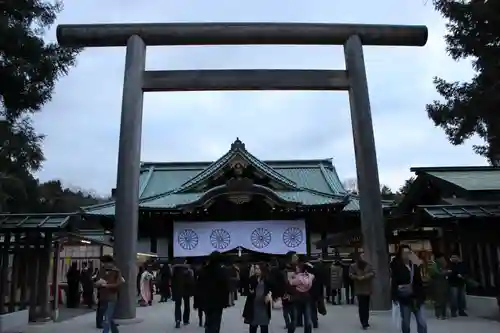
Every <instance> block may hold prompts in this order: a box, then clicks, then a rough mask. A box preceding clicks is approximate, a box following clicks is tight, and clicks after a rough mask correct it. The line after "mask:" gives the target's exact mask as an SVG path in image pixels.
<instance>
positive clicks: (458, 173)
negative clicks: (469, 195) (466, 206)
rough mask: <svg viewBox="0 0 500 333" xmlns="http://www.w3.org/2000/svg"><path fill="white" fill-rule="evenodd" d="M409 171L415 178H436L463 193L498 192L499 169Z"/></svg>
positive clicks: (480, 167) (459, 167) (472, 167)
mask: <svg viewBox="0 0 500 333" xmlns="http://www.w3.org/2000/svg"><path fill="white" fill-rule="evenodd" d="M410 170H411V171H413V172H415V174H416V175H417V176H419V175H427V176H429V177H433V178H437V179H439V180H442V181H445V182H447V183H450V184H452V185H454V186H457V187H459V188H461V189H463V190H465V191H500V167H494V166H457V167H427V168H426V167H421V168H411V169H410Z"/></svg>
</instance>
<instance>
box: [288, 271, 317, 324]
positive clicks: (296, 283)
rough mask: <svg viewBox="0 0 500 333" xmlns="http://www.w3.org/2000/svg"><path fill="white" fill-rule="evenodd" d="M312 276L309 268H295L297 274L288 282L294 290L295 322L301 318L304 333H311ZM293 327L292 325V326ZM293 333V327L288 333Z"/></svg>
mask: <svg viewBox="0 0 500 333" xmlns="http://www.w3.org/2000/svg"><path fill="white" fill-rule="evenodd" d="M313 281H314V274H312V270H311V266H309V265H299V266H297V273H296V274H295V275H293V276H292V277H291V279H290V280H289V284H290V286H292V287H294V288H295V292H294V307H295V311H296V314H297V315H296V317H297V318H296V320H297V321H296V322H297V323H299V322H300V318H299V317H302V318H301V319H302V325H303V326H304V333H311V332H312V309H311V293H310V292H311V288H312V286H313ZM292 326H294V325H292ZM294 331H295V326H294V327H293V330H292V331H291V332H290V330H289V332H290V333H293V332H294Z"/></svg>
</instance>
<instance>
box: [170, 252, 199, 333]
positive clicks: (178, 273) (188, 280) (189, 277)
mask: <svg viewBox="0 0 500 333" xmlns="http://www.w3.org/2000/svg"><path fill="white" fill-rule="evenodd" d="M193 289H194V273H193V270H192V269H191V267H190V266H189V265H187V263H186V261H184V262H183V263H180V264H176V265H173V266H172V299H173V300H174V302H175V327H176V328H180V327H181V306H182V305H184V311H183V313H182V321H183V322H184V325H187V324H189V316H190V309H191V304H190V303H191V302H190V298H191V296H193V291H194V290H193Z"/></svg>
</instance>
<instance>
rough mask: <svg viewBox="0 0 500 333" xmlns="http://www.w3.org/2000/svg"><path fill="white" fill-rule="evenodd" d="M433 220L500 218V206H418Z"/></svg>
mask: <svg viewBox="0 0 500 333" xmlns="http://www.w3.org/2000/svg"><path fill="white" fill-rule="evenodd" d="M417 209H419V210H423V211H424V212H425V213H426V214H427V215H429V216H430V217H431V218H433V219H467V218H471V217H479V218H484V217H495V218H498V217H499V216H500V204H496V205H460V206H459V205H440V206H439V205H432V206H417Z"/></svg>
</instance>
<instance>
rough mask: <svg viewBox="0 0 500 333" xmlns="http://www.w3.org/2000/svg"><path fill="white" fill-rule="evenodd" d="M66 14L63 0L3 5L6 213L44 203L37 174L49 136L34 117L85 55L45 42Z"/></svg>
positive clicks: (0, 60)
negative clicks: (40, 199) (40, 131)
mask: <svg viewBox="0 0 500 333" xmlns="http://www.w3.org/2000/svg"><path fill="white" fill-rule="evenodd" d="M61 10H62V3H61V2H50V1H42V0H16V1H0V12H1V17H2V19H1V20H0V36H1V37H0V118H1V119H2V121H1V122H0V177H1V178H0V185H1V186H0V211H11V212H14V211H19V210H22V211H30V210H31V209H32V207H33V205H36V204H37V201H38V200H37V195H36V192H37V190H36V189H37V186H38V182H37V181H36V180H35V179H34V177H33V175H32V172H34V171H36V170H38V169H39V168H40V166H41V163H42V162H43V160H44V157H43V152H42V149H41V143H42V140H43V135H40V134H38V133H36V131H35V130H34V128H33V125H32V122H31V116H32V114H33V113H36V112H38V111H40V110H41V109H42V107H43V106H44V105H45V104H46V103H47V102H49V101H50V99H51V96H52V92H53V90H54V86H55V83H56V81H57V79H58V78H60V77H61V76H63V75H66V74H67V72H68V70H69V69H70V68H71V67H72V66H73V65H74V63H75V58H76V56H77V54H78V52H79V50H78V49H74V48H62V47H60V46H59V45H57V44H55V43H46V42H45V41H44V38H43V37H44V33H45V32H46V31H47V29H48V28H49V27H50V26H51V25H52V24H53V23H54V21H55V19H56V15H57V14H58V13H59V12H60V11H61Z"/></svg>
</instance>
